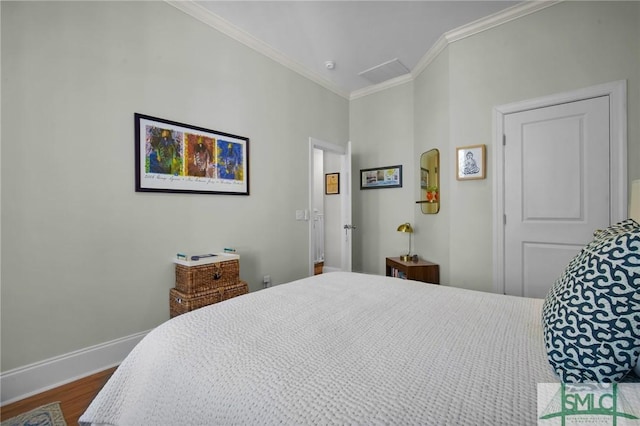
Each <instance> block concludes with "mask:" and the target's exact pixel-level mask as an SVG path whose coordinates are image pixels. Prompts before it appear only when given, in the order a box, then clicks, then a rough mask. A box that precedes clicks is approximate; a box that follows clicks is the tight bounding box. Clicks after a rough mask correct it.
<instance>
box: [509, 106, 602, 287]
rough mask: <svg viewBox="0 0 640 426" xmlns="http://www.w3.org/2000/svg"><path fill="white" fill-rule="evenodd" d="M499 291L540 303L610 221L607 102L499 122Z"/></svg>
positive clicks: (553, 108)
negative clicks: (501, 177)
mask: <svg viewBox="0 0 640 426" xmlns="http://www.w3.org/2000/svg"><path fill="white" fill-rule="evenodd" d="M504 131H505V146H504V167H505V169H504V170H505V172H504V208H505V229H504V238H505V242H504V251H505V252H504V268H505V293H506V294H512V295H517V296H526V297H539V298H542V297H545V295H546V294H547V292H548V290H549V288H550V287H551V286H552V285H553V283H554V281H555V280H556V278H557V277H558V276H559V275H560V274H561V272H562V270H563V269H564V268H565V267H566V265H567V263H568V262H569V261H570V260H571V258H573V257H574V256H575V255H576V253H578V252H579V250H580V249H581V248H582V247H583V246H584V245H585V244H586V243H588V242H589V241H590V240H591V238H592V236H593V231H594V230H596V229H599V228H604V227H606V226H608V225H609V223H610V217H609V215H610V193H609V192H610V183H609V176H610V173H609V172H610V171H609V167H610V166H609V164H610V161H609V149H610V141H609V97H608V96H601V97H597V98H593V99H588V100H583V101H577V102H570V103H566V104H561V105H555V106H549V107H544V108H538V109H532V110H529V111H523V112H518V113H514V114H508V115H506V116H505V121H504Z"/></svg>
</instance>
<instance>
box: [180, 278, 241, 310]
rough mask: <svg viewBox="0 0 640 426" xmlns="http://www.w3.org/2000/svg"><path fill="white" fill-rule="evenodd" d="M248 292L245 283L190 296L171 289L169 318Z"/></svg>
mask: <svg viewBox="0 0 640 426" xmlns="http://www.w3.org/2000/svg"><path fill="white" fill-rule="evenodd" d="M248 292H249V285H248V284H247V282H246V281H238V282H237V283H235V284H234V285H230V286H227V287H222V288H216V289H214V290H208V291H204V292H200V293H192V294H190V293H183V292H181V291H180V290H178V289H176V288H172V289H171V290H170V291H169V316H170V317H171V318H173V317H176V316H178V315H180V314H184V313H186V312H191V311H193V310H195V309H199V308H202V307H205V306H208V305H212V304H214V303H218V302H221V301H223V300H227V299H231V298H233V297H237V296H241V295H243V294H247V293H248Z"/></svg>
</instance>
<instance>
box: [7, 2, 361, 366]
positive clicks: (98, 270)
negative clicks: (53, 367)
mask: <svg viewBox="0 0 640 426" xmlns="http://www.w3.org/2000/svg"><path fill="white" fill-rule="evenodd" d="M1 7H2V124H3V126H2V154H3V155H2V182H3V185H2V207H3V208H2V318H1V319H2V370H3V371H6V370H9V369H13V368H16V367H18V366H22V365H27V364H30V363H33V362H36V361H40V360H43V359H47V358H50V357H53V356H57V355H60V354H65V353H69V352H71V351H74V350H77V349H81V348H86V347H88V346H91V345H95V344H98V343H102V342H107V341H110V340H113V339H116V338H120V337H123V336H128V335H131V334H134V333H136V332H140V331H144V330H148V329H150V328H152V327H155V326H156V325H158V324H159V323H161V322H163V321H165V320H166V319H168V318H169V307H168V297H169V289H170V288H171V287H172V286H173V284H174V282H173V266H172V263H171V258H172V257H173V256H175V253H176V252H177V251H179V250H194V251H209V250H219V251H221V250H222V249H223V248H224V247H228V246H231V247H235V248H237V249H238V252H239V254H240V256H241V260H240V276H241V278H242V279H244V280H246V281H248V282H249V285H250V288H251V290H257V289H259V288H261V287H262V276H263V275H265V274H269V275H271V278H272V282H273V284H279V283H282V282H286V281H290V280H293V279H297V278H301V277H303V276H307V274H308V227H307V222H302V221H296V220H295V210H296V209H305V208H307V206H308V199H307V197H308V184H307V180H308V160H307V159H308V149H309V148H308V147H309V142H308V141H309V139H308V138H309V136H313V137H315V138H318V139H322V140H327V141H331V142H334V143H346V141H347V140H348V131H349V128H348V117H349V113H348V101H347V100H346V99H344V98H342V97H339V96H337V95H335V94H333V93H332V92H330V91H328V90H326V89H324V88H322V87H320V86H319V85H317V84H315V83H313V82H311V81H309V80H307V79H305V78H303V77H302V76H300V75H299V74H296V73H294V72H292V71H290V70H288V69H286V68H284V67H283V66H281V65H279V64H277V63H275V62H274V61H272V60H270V59H268V58H266V57H264V56H262V55H260V54H258V53H256V52H255V51H253V50H251V49H249V48H247V47H245V46H243V45H241V44H239V43H237V42H235V41H233V40H231V39H230V38H228V37H226V36H223V35H222V34H220V33H219V32H217V31H215V30H213V29H212V28H210V27H208V26H206V25H205V24H203V23H200V22H199V21H196V20H194V19H193V18H191V17H189V16H187V15H186V14H184V13H182V12H180V11H178V10H177V9H175V8H173V7H171V6H170V5H167V4H166V3H163V2H61V3H51V2H15V3H12V2H2V3H1ZM134 112H140V113H144V114H149V115H152V116H156V117H161V118H166V119H170V120H175V121H179V122H184V123H188V124H193V125H197V126H201V127H205V128H209V129H214V130H219V131H223V132H228V133H233V134H238V135H241V136H247V137H249V138H251V142H250V157H251V163H250V184H251V187H250V190H251V195H250V196H248V197H246V196H230V195H193V194H186V195H179V194H149V193H136V192H135V191H134V161H133V154H134V146H133V136H134V133H133V113H134Z"/></svg>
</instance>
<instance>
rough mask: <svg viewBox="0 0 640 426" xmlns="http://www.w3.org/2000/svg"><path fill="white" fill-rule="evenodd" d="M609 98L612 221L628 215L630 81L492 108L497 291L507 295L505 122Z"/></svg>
mask: <svg viewBox="0 0 640 426" xmlns="http://www.w3.org/2000/svg"><path fill="white" fill-rule="evenodd" d="M600 96H609V123H610V126H609V140H610V156H609V161H610V164H609V170H610V172H609V191H610V193H611V194H610V195H611V198H610V206H609V212H610V220H611V222H612V223H616V222H619V221H621V220H624V219H626V217H627V215H628V213H627V179H628V177H627V81H626V80H619V81H614V82H611V83H604V84H600V85H596V86H591V87H587V88H584V89H579V90H574V91H570V92H564V93H558V94H555V95H550V96H545V97H541V98H536V99H529V100H525V101H519V102H514V103H511V104H506V105H500V106H496V107H494V108H493V147H494V150H495V154H494V158H495V161H494V162H493V171H494V173H493V259H494V261H493V282H494V285H493V287H494V291H495V292H496V293H499V294H504V292H505V282H504V273H505V272H504V266H505V265H504V199H505V197H504V167H505V165H504V121H505V116H506V115H507V114H514V113H518V112H523V111H528V110H532V109H538V108H545V107H550V106H554V105H559V104H564V103H569V102H575V101H581V100H586V99H591V98H596V97H600Z"/></svg>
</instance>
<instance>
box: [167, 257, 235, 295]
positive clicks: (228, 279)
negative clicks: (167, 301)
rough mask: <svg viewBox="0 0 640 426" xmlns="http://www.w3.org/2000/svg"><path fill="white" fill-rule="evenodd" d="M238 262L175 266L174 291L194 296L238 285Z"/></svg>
mask: <svg viewBox="0 0 640 426" xmlns="http://www.w3.org/2000/svg"><path fill="white" fill-rule="evenodd" d="M239 281H240V262H239V261H238V260H237V259H233V260H225V261H223V262H215V263H209V264H206V265H200V266H184V265H176V289H178V290H179V291H181V292H183V293H188V294H195V293H200V292H203V291H210V290H213V289H217V288H221V287H228V286H233V285H238V282H239Z"/></svg>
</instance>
